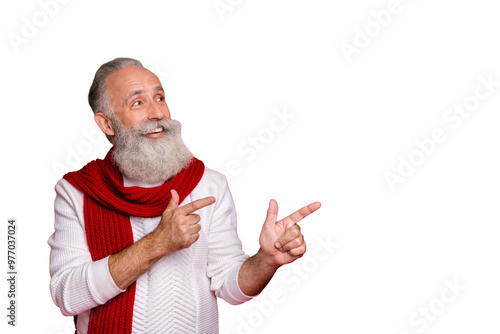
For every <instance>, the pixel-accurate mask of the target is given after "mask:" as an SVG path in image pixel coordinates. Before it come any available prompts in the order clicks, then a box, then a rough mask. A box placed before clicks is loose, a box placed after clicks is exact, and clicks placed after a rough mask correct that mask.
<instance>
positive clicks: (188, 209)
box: [178, 196, 215, 215]
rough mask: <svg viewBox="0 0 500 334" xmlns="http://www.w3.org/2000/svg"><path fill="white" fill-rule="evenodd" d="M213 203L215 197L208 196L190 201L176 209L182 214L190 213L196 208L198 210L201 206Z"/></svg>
mask: <svg viewBox="0 0 500 334" xmlns="http://www.w3.org/2000/svg"><path fill="white" fill-rule="evenodd" d="M213 203H215V197H213V196H209V197H205V198H200V199H197V200H196V201H193V202H191V203H188V204H186V205H183V206H181V207H179V208H178V209H179V210H180V212H181V213H182V214H183V215H188V214H190V213H193V212H195V211H196V210H199V209H201V208H204V207H206V206H209V205H211V204H213Z"/></svg>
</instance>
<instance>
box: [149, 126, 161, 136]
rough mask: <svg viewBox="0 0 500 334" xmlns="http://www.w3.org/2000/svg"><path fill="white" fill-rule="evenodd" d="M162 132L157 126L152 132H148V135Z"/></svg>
mask: <svg viewBox="0 0 500 334" xmlns="http://www.w3.org/2000/svg"><path fill="white" fill-rule="evenodd" d="M162 131H163V128H162V127H160V126H159V127H157V128H156V129H154V130H153V131H151V132H149V133H148V134H155V133H160V132H162Z"/></svg>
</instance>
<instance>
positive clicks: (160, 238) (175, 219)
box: [152, 189, 215, 255]
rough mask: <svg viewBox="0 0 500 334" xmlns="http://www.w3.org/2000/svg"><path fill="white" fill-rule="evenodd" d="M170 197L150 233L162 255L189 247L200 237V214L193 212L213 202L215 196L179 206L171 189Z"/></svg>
mask: <svg viewBox="0 0 500 334" xmlns="http://www.w3.org/2000/svg"><path fill="white" fill-rule="evenodd" d="M170 192H171V194H172V198H171V199H170V201H169V202H168V205H167V208H166V209H165V211H164V212H163V214H162V215H161V220H160V223H159V224H158V227H157V228H156V230H155V231H154V232H153V233H152V236H153V240H154V243H155V245H156V246H157V247H158V249H159V251H160V252H161V254H162V255H166V254H170V253H173V252H177V251H180V250H181V249H184V248H189V247H190V246H191V245H192V244H193V243H195V242H196V240H198V238H199V237H200V234H199V232H200V230H201V227H200V224H199V222H200V216H199V215H197V214H195V213H193V212H195V211H196V210H199V209H201V208H204V207H206V206H208V205H211V204H213V203H215V197H213V196H210V197H205V198H202V199H198V200H196V201H193V202H191V203H188V204H186V205H183V206H181V207H179V195H178V194H177V191H175V190H173V189H172V190H171V191H170Z"/></svg>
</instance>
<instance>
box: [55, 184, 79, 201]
mask: <svg viewBox="0 0 500 334" xmlns="http://www.w3.org/2000/svg"><path fill="white" fill-rule="evenodd" d="M55 191H56V199H55V206H56V208H58V207H60V206H65V205H69V206H71V207H73V208H74V207H79V206H81V205H82V204H83V193H82V192H81V191H79V190H78V189H76V188H75V187H74V186H73V185H72V184H71V183H69V182H68V181H67V180H66V179H60V180H59V181H58V182H57V183H56V185H55Z"/></svg>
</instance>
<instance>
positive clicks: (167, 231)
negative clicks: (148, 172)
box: [108, 190, 215, 289]
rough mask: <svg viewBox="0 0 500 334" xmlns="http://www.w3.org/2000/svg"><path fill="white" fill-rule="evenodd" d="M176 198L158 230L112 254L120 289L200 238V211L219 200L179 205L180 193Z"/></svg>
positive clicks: (112, 268)
mask: <svg viewBox="0 0 500 334" xmlns="http://www.w3.org/2000/svg"><path fill="white" fill-rule="evenodd" d="M171 193H172V198H171V199H170V201H169V202H168V205H167V208H166V209H165V211H164V212H163V214H162V216H161V220H160V223H159V224H158V227H157V228H156V230H154V231H153V232H151V233H150V234H148V235H146V236H145V237H144V238H142V239H141V240H139V241H138V242H136V243H135V244H133V245H130V246H129V247H127V248H125V249H123V250H121V251H120V252H118V253H116V254H113V255H111V256H110V257H109V261H108V266H109V272H110V274H111V277H112V278H113V280H114V281H115V283H116V285H117V286H118V287H119V288H120V289H126V288H128V287H129V286H130V284H132V283H133V282H135V280H136V279H138V278H139V276H141V275H142V274H143V273H144V272H146V271H147V270H148V269H149V268H150V267H151V266H152V265H153V264H155V263H156V262H157V261H158V260H159V259H161V258H162V257H163V256H164V255H166V254H170V253H173V252H177V251H180V250H181V249H184V248H188V247H190V246H191V245H192V244H193V243H195V242H196V240H198V238H199V237H200V235H199V232H200V230H201V227H200V224H198V223H199V222H200V216H199V215H197V214H194V213H193V212H195V211H196V210H199V209H201V208H204V207H206V206H208V205H211V204H213V203H215V198H214V197H213V196H210V197H205V198H202V199H199V200H196V201H193V202H191V203H189V204H186V205H183V206H181V207H179V195H178V194H177V192H176V191H175V190H171Z"/></svg>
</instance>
